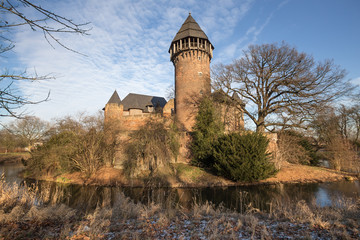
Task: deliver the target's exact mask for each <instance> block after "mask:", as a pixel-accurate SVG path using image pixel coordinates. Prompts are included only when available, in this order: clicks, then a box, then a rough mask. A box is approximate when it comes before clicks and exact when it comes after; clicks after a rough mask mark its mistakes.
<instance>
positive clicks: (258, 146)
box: [212, 133, 276, 181]
mask: <svg viewBox="0 0 360 240" xmlns="http://www.w3.org/2000/svg"><path fill="white" fill-rule="evenodd" d="M268 143H269V140H268V139H267V138H266V137H264V136H262V135H260V134H257V133H247V134H244V135H239V134H238V133H232V134H229V135H224V136H222V137H219V138H218V140H217V142H216V144H215V145H214V146H213V152H212V158H213V162H214V165H213V168H214V170H215V171H216V173H217V174H218V175H220V176H223V177H225V178H228V179H230V180H233V181H257V180H261V179H265V178H268V177H270V176H271V175H273V174H275V172H276V170H275V166H274V164H273V163H271V162H270V161H269V160H270V154H269V153H267V152H266V150H267V146H268Z"/></svg>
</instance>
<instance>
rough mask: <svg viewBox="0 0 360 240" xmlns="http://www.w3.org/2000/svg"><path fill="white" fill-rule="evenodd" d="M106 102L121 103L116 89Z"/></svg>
mask: <svg viewBox="0 0 360 240" xmlns="http://www.w3.org/2000/svg"><path fill="white" fill-rule="evenodd" d="M107 103H117V104H120V103H121V99H120V97H119V94H118V93H117V92H116V90H115V91H114V93H113V95H112V96H111V98H110V99H109V101H108V102H107Z"/></svg>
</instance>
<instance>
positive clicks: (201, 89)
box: [169, 13, 214, 131]
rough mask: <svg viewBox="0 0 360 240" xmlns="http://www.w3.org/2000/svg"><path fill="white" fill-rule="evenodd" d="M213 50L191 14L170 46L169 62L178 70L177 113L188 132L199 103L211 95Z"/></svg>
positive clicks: (176, 78)
mask: <svg viewBox="0 0 360 240" xmlns="http://www.w3.org/2000/svg"><path fill="white" fill-rule="evenodd" d="M213 49H214V47H213V46H212V45H211V43H210V41H209V39H208V38H207V36H206V34H205V33H204V32H203V31H202V30H201V28H200V26H199V25H198V24H197V23H196V21H195V20H194V18H193V17H192V16H191V14H190V13H189V16H188V18H187V19H186V20H185V22H184V23H183V25H182V26H181V28H180V30H179V32H178V33H177V34H176V36H175V38H174V39H173V41H172V42H171V46H170V49H169V53H170V60H171V61H172V62H173V64H174V67H175V113H176V118H177V120H178V122H179V123H180V124H181V125H183V127H184V128H185V130H187V131H191V130H192V126H193V125H194V122H195V115H196V112H197V103H198V100H199V99H200V98H201V97H202V96H203V95H207V94H210V91H211V87H210V61H211V58H212V51H213Z"/></svg>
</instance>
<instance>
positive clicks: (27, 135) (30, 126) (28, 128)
mask: <svg viewBox="0 0 360 240" xmlns="http://www.w3.org/2000/svg"><path fill="white" fill-rule="evenodd" d="M6 129H7V130H8V131H10V132H11V133H12V134H13V135H15V136H17V137H18V138H19V139H21V140H22V141H24V142H25V143H26V145H27V146H28V149H29V151H30V150H31V148H32V147H33V146H34V145H35V143H37V142H40V141H42V140H43V139H44V137H45V136H46V133H47V131H48V130H49V129H50V126H49V124H48V123H47V122H45V121H42V120H41V119H40V118H37V117H33V116H26V117H24V118H22V119H17V120H15V121H14V122H13V123H11V124H10V125H9V126H7V127H6Z"/></svg>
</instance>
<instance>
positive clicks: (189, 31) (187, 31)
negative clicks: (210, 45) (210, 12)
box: [171, 13, 209, 44]
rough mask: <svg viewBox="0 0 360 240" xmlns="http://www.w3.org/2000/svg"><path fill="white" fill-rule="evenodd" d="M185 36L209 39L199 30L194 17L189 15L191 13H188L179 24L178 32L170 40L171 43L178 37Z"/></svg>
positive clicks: (178, 38)
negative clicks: (180, 24)
mask: <svg viewBox="0 0 360 240" xmlns="http://www.w3.org/2000/svg"><path fill="white" fill-rule="evenodd" d="M187 37H196V38H202V39H206V40H208V41H209V39H208V37H207V36H206V34H205V33H204V32H203V30H201V28H200V26H199V24H197V22H196V21H195V19H194V18H193V17H192V16H191V13H189V16H188V17H187V19H186V20H185V22H184V23H183V25H182V26H181V28H180V30H179V31H178V33H177V34H176V35H175V37H174V39H173V40H172V42H171V44H172V43H173V42H176V41H178V40H180V39H183V38H187Z"/></svg>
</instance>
